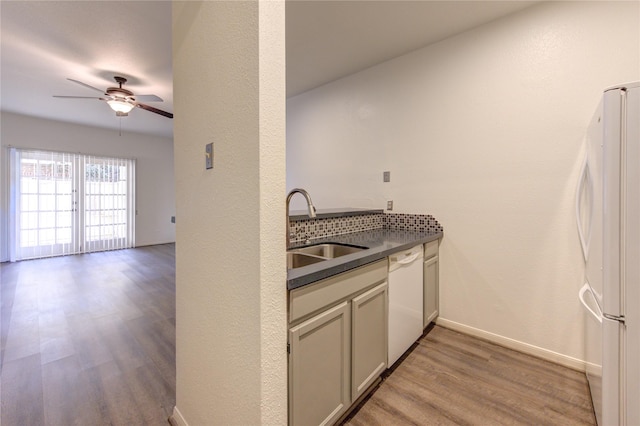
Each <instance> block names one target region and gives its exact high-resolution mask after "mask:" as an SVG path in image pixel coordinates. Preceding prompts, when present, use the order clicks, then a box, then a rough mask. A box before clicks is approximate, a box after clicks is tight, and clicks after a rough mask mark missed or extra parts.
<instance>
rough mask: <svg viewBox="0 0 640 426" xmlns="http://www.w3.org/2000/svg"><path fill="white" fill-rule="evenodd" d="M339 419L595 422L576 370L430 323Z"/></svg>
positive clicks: (355, 423) (353, 423)
mask: <svg viewBox="0 0 640 426" xmlns="http://www.w3.org/2000/svg"><path fill="white" fill-rule="evenodd" d="M344 424H346V425H349V426H360V425H367V426H372V425H563V426H564V425H595V424H596V421H595V417H594V414H593V406H592V404H591V399H590V394H589V386H588V384H587V381H586V377H585V375H584V374H583V373H580V372H578V371H574V370H571V369H568V368H565V367H562V366H559V365H556V364H553V363H550V362H547V361H544V360H540V359H538V358H535V357H532V356H529V355H525V354H522V353H519V352H516V351H513V350H510V349H506V348H503V347H500V346H497V345H494V344H492V343H488V342H486V341H483V340H479V339H476V338H473V337H470V336H467V335H463V334H460V333H457V332H455V331H452V330H448V329H445V328H442V327H438V326H435V327H433V329H431V330H430V331H429V332H428V333H427V334H426V335H424V336H423V337H422V339H421V340H419V342H418V343H417V345H415V346H414V349H413V351H412V352H411V353H410V354H409V355H408V356H407V357H406V358H405V359H404V361H402V363H401V364H399V365H398V366H397V367H396V368H395V370H394V371H393V372H392V373H391V374H390V375H389V376H388V377H386V379H385V380H384V381H383V382H382V384H381V385H380V386H379V387H378V388H377V389H376V390H375V391H374V393H373V394H372V395H371V396H370V397H369V398H368V399H367V400H365V401H364V402H363V403H361V404H360V407H359V410H358V411H357V412H356V413H355V414H352V415H351V416H350V417H348V418H347V419H346V421H345V422H344Z"/></svg>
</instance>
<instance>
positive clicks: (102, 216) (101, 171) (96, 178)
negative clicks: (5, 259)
mask: <svg viewBox="0 0 640 426" xmlns="http://www.w3.org/2000/svg"><path fill="white" fill-rule="evenodd" d="M10 181H11V182H10V190H11V192H10V208H11V211H12V214H11V215H10V220H11V222H12V223H10V238H11V244H10V260H12V261H15V260H21V259H32V258H38V257H48V256H58V255H64V254H74V253H86V252H91V251H101V250H112V249H119V248H128V247H133V245H134V219H135V207H134V199H135V197H134V188H135V162H134V160H130V159H117V158H106V157H95V156H88V155H82V154H75V153H62V152H50V151H34V150H21V149H14V148H12V149H11V179H10Z"/></svg>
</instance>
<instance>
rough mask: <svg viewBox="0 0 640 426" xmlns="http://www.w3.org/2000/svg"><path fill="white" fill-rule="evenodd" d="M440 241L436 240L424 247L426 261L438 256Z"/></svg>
mask: <svg viewBox="0 0 640 426" xmlns="http://www.w3.org/2000/svg"><path fill="white" fill-rule="evenodd" d="M439 242H440V240H434V241H431V242H428V243H427V244H425V245H424V260H427V259H429V258H430V257H433V256H436V255H437V254H438V243H439Z"/></svg>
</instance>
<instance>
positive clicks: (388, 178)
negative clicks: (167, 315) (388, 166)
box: [382, 172, 391, 182]
mask: <svg viewBox="0 0 640 426" xmlns="http://www.w3.org/2000/svg"><path fill="white" fill-rule="evenodd" d="M382 181H383V182H391V172H382Z"/></svg>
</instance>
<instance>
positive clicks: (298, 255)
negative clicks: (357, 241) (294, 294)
mask: <svg viewBox="0 0 640 426" xmlns="http://www.w3.org/2000/svg"><path fill="white" fill-rule="evenodd" d="M366 249H367V247H362V246H352V245H348V244H338V243H322V244H314V245H312V246H307V247H299V248H294V249H291V250H289V251H287V268H288V269H292V268H299V267H301V266H306V265H311V264H313V263H317V262H321V261H323V260H328V259H335V258H336V257H340V256H346V255H347V254H351V253H357V252H359V251H361V250H366Z"/></svg>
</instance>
